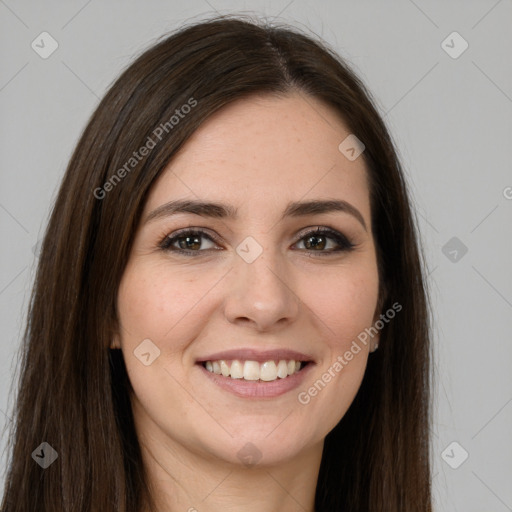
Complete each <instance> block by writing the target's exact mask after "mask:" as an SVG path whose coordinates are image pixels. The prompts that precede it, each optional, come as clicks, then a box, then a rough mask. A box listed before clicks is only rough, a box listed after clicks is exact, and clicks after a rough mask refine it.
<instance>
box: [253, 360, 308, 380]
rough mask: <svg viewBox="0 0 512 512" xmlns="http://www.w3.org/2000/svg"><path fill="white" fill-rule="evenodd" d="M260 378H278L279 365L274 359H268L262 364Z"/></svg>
mask: <svg viewBox="0 0 512 512" xmlns="http://www.w3.org/2000/svg"><path fill="white" fill-rule="evenodd" d="M299 366H300V363H299ZM260 379H261V380H265V381H270V380H276V379H277V366H276V363H274V361H267V362H265V363H263V364H262V365H261V367H260Z"/></svg>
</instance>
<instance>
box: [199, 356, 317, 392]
mask: <svg viewBox="0 0 512 512" xmlns="http://www.w3.org/2000/svg"><path fill="white" fill-rule="evenodd" d="M198 366H199V368H200V369H201V370H202V371H203V373H205V374H206V376H207V377H208V378H209V379H211V380H212V381H213V382H214V383H215V384H217V385H218V386H219V387H221V388H223V389H225V390H226V391H230V392H231V393H233V394H234V395H237V396H240V397H244V398H273V397H276V396H280V395H284V394H285V393H287V392H288V391H291V390H292V389H295V388H297V387H299V386H300V384H301V383H302V381H303V380H304V379H305V377H306V375H307V374H308V373H309V372H310V370H311V369H312V367H313V366H314V364H313V363H308V364H307V365H306V366H305V367H304V368H302V370H300V371H298V372H297V373H294V374H293V375H289V376H288V377H285V378H284V379H280V378H279V377H278V378H277V379H276V380H273V381H270V382H264V381H259V380H253V381H251V380H244V379H232V378H231V377H224V375H220V374H217V373H213V372H210V371H208V370H207V369H206V368H205V367H204V366H203V365H202V364H198Z"/></svg>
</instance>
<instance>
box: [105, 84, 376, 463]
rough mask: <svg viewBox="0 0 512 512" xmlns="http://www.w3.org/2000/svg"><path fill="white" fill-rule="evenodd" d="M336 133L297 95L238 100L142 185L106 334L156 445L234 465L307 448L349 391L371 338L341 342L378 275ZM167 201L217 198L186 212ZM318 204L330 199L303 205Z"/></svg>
mask: <svg viewBox="0 0 512 512" xmlns="http://www.w3.org/2000/svg"><path fill="white" fill-rule="evenodd" d="M349 134H350V132H349V130H348V129H347V128H346V127H345V126H344V124H343V122H342V121H341V120H340V119H339V118H338V116H337V115H336V114H335V113H333V111H332V110H331V109H329V108H328V107H327V106H325V105H324V104H323V103H321V102H319V101H318V100H316V99H313V98H311V97H309V96H308V97H304V96H303V95H298V94H290V95H288V96H286V97H280V98H279V97H275V96H265V97H258V98H251V99H244V100H240V101H238V102H236V103H233V104H231V105H229V106H228V107H226V108H224V109H222V110H221V111H219V112H217V113H216V114H215V115H214V116H213V117H211V118H210V119H209V120H207V121H206V122H205V123H204V124H203V125H202V126H201V127H200V128H199V129H198V130H197V131H196V133H195V134H194V135H193V137H192V138H191V139H189V141H188V142H187V144H186V146H184V148H183V150H182V151H181V152H180V153H179V155H177V157H176V158H175V159H174V160H173V161H172V162H171V164H170V165H169V166H168V168H167V169H166V171H165V172H164V173H163V174H162V175H161V177H160V178H159V180H158V181H157V183H156V184H155V186H154V187H153V189H152V191H151V193H150V195H149V198H148V201H147V203H146V205H145V210H144V212H143V216H142V219H141V224H140V226H139V229H138V232H137V234H136V237H135V240H134V245H133V250H132V253H131V256H130V259H129V262H128V265H127V267H126V270H125V272H124V275H123V278H122V282H121V285H120V288H119V295H118V314H119V320H120V325H121V330H120V336H119V338H116V339H115V340H114V342H113V345H112V346H113V347H120V348H122V351H123V355H124V360H125V363H126V367H127V371H128V375H129V378H130V381H131V384H132V387H133V394H132V405H133V411H134V417H135V422H136V427H137V431H138V435H139V436H140V437H141V438H143V439H144V443H145V444H146V445H148V446H152V447H153V448H155V449H154V450H153V452H154V455H155V454H156V456H157V457H158V456H159V455H158V454H169V453H173V454H178V453H182V454H183V453H186V452H189V453H194V454H195V455H196V456H201V457H202V458H206V459H207V460H217V461H219V460H223V461H225V462H230V463H234V464H239V465H240V464H253V463H259V464H276V463H279V462H282V461H290V460H291V459H292V458H293V457H298V456H300V455H301V454H304V453H307V452H308V450H309V452H310V453H311V450H314V451H316V452H317V453H318V450H319V449H320V448H321V446H322V441H323V439H324V437H325V436H326V435H327V434H328V433H329V431H330V430H332V428H333V427H334V426H335V425H336V424H337V423H338V422H339V421H340V419H341V418H342V417H343V415H344V414H345V412H346V411H347V409H348V407H349V406H350V404H351V402H352V401H353V399H354V397H355V395H356V393H357V391H358V388H359V386H360V383H361V381H362V378H363V375H364V371H365V368H366V363H367V358H368V353H369V350H370V349H371V346H372V345H371V343H370V342H368V344H363V343H359V348H360V350H359V351H358V352H357V353H356V350H354V349H353V347H354V344H353V342H354V340H356V341H357V339H358V338H357V337H358V335H360V334H361V333H362V332H363V331H364V329H365V328H368V327H370V326H371V325H372V323H373V322H374V320H375V319H376V318H377V317H378V314H379V312H378V311H376V306H377V299H378V285H379V282H378V273H377V261H376V252H375V246H374V240H373V237H372V232H371V229H372V226H371V217H370V199H369V188H368V183H367V176H366V170H365V164H364V162H363V159H362V157H359V158H355V159H354V158H353V156H352V155H351V153H352V152H350V151H348V153H347V152H345V153H342V151H341V150H340V149H339V148H338V146H339V145H340V143H341V142H342V141H343V140H344V139H345V138H346V137H347V136H348V135H349ZM349 141H350V139H349ZM347 143H348V142H347ZM347 143H345V144H347ZM344 147H345V146H342V148H344ZM356 149H357V148H356ZM345 154H347V155H349V156H352V158H351V159H349V158H347V157H346V156H345ZM355 154H356V155H357V153H355ZM177 201H180V202H182V201H190V202H194V203H195V202H200V203H215V205H217V206H208V207H207V206H203V207H197V206H196V207H194V208H193V210H194V211H195V213H192V212H191V211H181V210H185V209H186V208H182V209H181V210H180V208H175V206H176V205H177V203H175V202H177ZM317 201H318V202H323V201H339V202H340V203H339V204H340V205H341V206H339V207H338V208H337V209H333V208H324V207H323V206H322V205H321V204H320V205H319V206H317V207H314V205H313V204H310V205H309V206H307V203H310V202H317ZM332 204H334V203H331V206H332ZM301 205H302V206H301ZM304 205H306V206H304ZM343 205H345V206H343ZM178 206H179V205H178ZM324 206H325V205H324ZM327 206H329V203H327ZM191 209H192V208H189V210H191ZM318 228H320V229H321V230H326V229H328V230H329V231H330V232H329V233H316V234H315V233H312V232H314V231H315V230H317V229H318ZM189 229H193V230H195V231H199V230H200V231H202V232H204V234H197V233H187V230H189ZM178 235H179V236H178ZM337 237H339V239H337ZM345 239H346V240H345ZM347 242H349V243H351V244H353V248H351V249H350V248H349V247H348V246H347ZM187 250H188V251H189V252H188V253H187V252H185V251H187ZM376 339H377V338H376V337H375V338H373V340H372V343H373V342H375V341H376ZM351 349H352V351H351ZM350 351H351V354H352V357H351V358H350V360H349V358H347V357H345V354H346V353H347V352H350ZM235 360H237V361H238V362H234V361H235ZM341 360H343V361H344V363H342V362H341ZM206 361H210V362H209V363H206ZM221 361H224V362H221ZM280 361H284V363H282V362H281V363H280ZM290 361H292V362H290ZM293 361H303V363H302V365H304V368H303V369H301V370H299V371H298V372H294V370H295V366H296V364H295V363H293ZM306 362H307V364H305V363H306ZM337 362H338V364H336V363H337ZM340 366H341V369H340ZM206 367H207V368H206ZM210 370H213V371H210ZM228 370H229V372H233V376H231V374H227V371H228ZM219 371H220V372H221V373H220V374H218V373H215V372H219ZM244 372H245V373H244ZM292 372H294V373H292ZM289 373H291V375H288V374H289ZM224 374H227V376H226V375H224ZM276 374H277V376H276ZM286 375H288V376H286ZM242 376H243V377H242ZM329 376H330V378H329ZM236 377H239V378H236ZM240 377H242V378H240ZM315 383H316V387H315ZM315 391H316V392H315ZM347 442H349V440H347ZM162 456H163V455H162Z"/></svg>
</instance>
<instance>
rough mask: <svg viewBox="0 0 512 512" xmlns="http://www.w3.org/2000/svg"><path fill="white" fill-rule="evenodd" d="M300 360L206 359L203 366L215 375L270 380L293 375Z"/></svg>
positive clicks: (299, 364) (298, 366) (298, 368)
mask: <svg viewBox="0 0 512 512" xmlns="http://www.w3.org/2000/svg"><path fill="white" fill-rule="evenodd" d="M230 363H231V364H230ZM301 364H302V363H301V361H294V360H293V359H292V360H289V361H286V360H284V359H281V360H280V361H278V362H277V364H276V361H265V362H264V363H261V364H260V363H258V362H257V361H243V362H241V361H238V360H237V359H235V360H233V361H225V360H220V361H206V363H205V368H206V369H207V370H208V371H209V372H212V373H216V374H217V375H220V374H222V375H223V376H224V377H230V378H232V379H244V380H249V381H256V380H262V381H265V382H270V381H273V380H277V379H278V378H279V379H284V378H286V377H288V375H293V374H294V373H295V372H298V371H299V370H300V368H301Z"/></svg>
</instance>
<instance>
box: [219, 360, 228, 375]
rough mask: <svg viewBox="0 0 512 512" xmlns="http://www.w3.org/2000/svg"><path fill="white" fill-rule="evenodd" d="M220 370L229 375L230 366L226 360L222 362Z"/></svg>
mask: <svg viewBox="0 0 512 512" xmlns="http://www.w3.org/2000/svg"><path fill="white" fill-rule="evenodd" d="M220 371H221V373H222V375H224V377H229V366H228V365H227V364H226V361H221V362H220Z"/></svg>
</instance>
